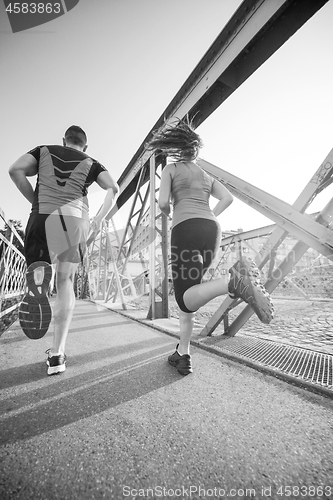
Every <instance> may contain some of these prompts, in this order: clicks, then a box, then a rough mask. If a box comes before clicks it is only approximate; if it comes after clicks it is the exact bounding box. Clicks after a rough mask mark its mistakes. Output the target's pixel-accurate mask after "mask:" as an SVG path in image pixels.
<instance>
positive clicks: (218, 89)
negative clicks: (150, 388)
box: [110, 0, 328, 217]
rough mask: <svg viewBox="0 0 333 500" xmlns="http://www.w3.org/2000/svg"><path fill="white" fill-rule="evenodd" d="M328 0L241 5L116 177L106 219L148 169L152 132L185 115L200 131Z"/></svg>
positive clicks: (252, 0)
mask: <svg viewBox="0 0 333 500" xmlns="http://www.w3.org/2000/svg"><path fill="white" fill-rule="evenodd" d="M327 1H328V0H302V1H301V2H300V1H299V0H245V1H244V2H242V4H241V5H240V6H239V8H238V9H237V11H236V12H235V14H234V15H233V16H232V18H231V19H230V21H229V22H228V23H227V24H226V26H225V27H224V28H223V30H222V31H221V33H220V34H219V35H218V37H217V38H216V40H215V41H214V43H213V44H212V45H211V47H210V48H209V49H208V51H207V52H206V54H205V55H204V56H203V58H202V59H201V60H200V62H199V63H198V65H197V66H196V67H195V69H194V70H193V72H192V73H191V75H190V76H189V77H188V79H187V80H186V81H185V83H184V85H183V86H182V87H181V89H180V90H179V92H178V93H177V94H176V96H175V97H174V98H173V100H172V101H171V102H170V104H169V105H168V107H167V108H166V109H165V111H164V112H163V114H162V115H161V116H160V118H159V119H158V121H157V122H156V123H155V125H154V126H153V127H152V129H151V130H150V132H149V133H148V135H147V136H146V138H145V139H144V140H143V142H142V144H141V146H140V147H139V149H138V150H137V152H136V153H135V155H134V156H133V158H132V160H131V161H130V163H129V164H128V166H127V167H126V169H125V170H124V172H123V174H122V175H121V176H120V178H119V180H118V184H119V186H120V194H119V197H118V199H117V202H116V206H115V207H114V208H113V209H112V211H111V213H110V217H111V216H113V215H114V214H115V213H116V211H117V210H118V209H119V208H121V206H123V205H124V203H126V201H127V200H128V199H129V198H130V197H131V196H132V195H133V194H134V192H135V189H136V186H137V183H138V179H139V172H140V170H141V169H142V168H143V166H144V165H149V158H150V156H151V153H150V152H147V151H146V150H145V147H144V146H145V143H146V142H147V140H148V139H150V137H151V135H152V131H153V130H154V129H156V128H157V127H160V126H161V125H163V123H164V122H165V121H167V122H172V120H174V119H175V118H176V117H177V118H183V117H184V116H186V115H187V114H189V116H190V117H195V120H194V123H195V125H196V126H199V125H200V124H201V123H202V122H203V121H204V120H205V119H206V118H207V117H208V116H209V115H210V114H211V113H212V112H213V111H215V109H217V108H218V107H219V106H220V105H221V104H222V103H223V102H224V101H225V100H226V99H227V98H228V97H229V96H230V95H231V94H232V93H233V92H234V91H235V90H236V89H237V88H238V87H239V86H240V85H241V84H242V83H243V82H244V81H245V80H246V79H247V78H248V77H249V76H250V75H251V74H252V73H254V71H255V70H256V69H258V68H259V67H260V66H261V65H262V64H263V63H264V62H265V61H266V60H267V59H269V57H270V56H271V55H272V54H274V52H276V50H278V49H279V48H280V47H281V46H282V45H283V44H284V43H285V42H286V41H287V40H288V39H289V38H290V37H291V36H292V35H293V34H294V33H295V32H296V31H297V30H298V29H299V28H300V27H301V26H303V24H304V23H305V22H306V21H308V20H309V19H310V18H311V17H312V16H313V15H314V14H315V13H316V12H317V11H318V10H320V9H321V8H322V7H323V5H325V3H327ZM148 180H149V176H148V177H147V178H146V181H148Z"/></svg>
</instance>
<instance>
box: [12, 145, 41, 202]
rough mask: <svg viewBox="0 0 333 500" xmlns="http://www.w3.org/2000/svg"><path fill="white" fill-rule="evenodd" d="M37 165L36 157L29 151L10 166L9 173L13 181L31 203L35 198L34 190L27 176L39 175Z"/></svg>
mask: <svg viewBox="0 0 333 500" xmlns="http://www.w3.org/2000/svg"><path fill="white" fill-rule="evenodd" d="M37 167H38V163H37V160H36V158H35V157H34V156H32V155H31V154H29V153H26V154H24V155H23V156H21V157H20V158H19V159H18V160H16V162H15V163H13V165H11V166H10V167H9V175H10V177H11V179H12V181H13V182H14V184H15V185H16V187H17V189H18V190H19V191H20V192H21V193H22V194H23V196H24V197H25V198H26V199H27V200H28V201H29V202H30V203H31V204H32V202H33V199H34V190H33V187H32V185H31V184H30V182H29V181H28V179H27V177H32V176H34V175H37Z"/></svg>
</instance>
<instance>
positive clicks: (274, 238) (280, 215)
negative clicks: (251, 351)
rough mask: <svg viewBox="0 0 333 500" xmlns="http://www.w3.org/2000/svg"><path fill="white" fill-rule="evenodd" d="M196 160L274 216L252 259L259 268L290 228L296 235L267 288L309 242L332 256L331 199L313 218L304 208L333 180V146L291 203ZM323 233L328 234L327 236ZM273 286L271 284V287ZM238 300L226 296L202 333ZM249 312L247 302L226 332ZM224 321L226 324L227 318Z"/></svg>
mask: <svg viewBox="0 0 333 500" xmlns="http://www.w3.org/2000/svg"><path fill="white" fill-rule="evenodd" d="M198 163H199V164H200V166H201V167H202V168H204V169H205V170H206V171H207V172H208V173H209V174H210V175H212V176H213V177H215V178H217V179H218V180H219V181H220V182H222V184H224V185H225V186H226V187H227V188H228V189H229V190H230V191H231V192H232V193H233V194H234V195H235V196H236V197H238V198H239V199H241V200H242V201H244V202H245V203H247V204H248V205H249V206H251V207H252V208H255V209H256V210H258V211H259V212H261V213H263V214H264V215H266V216H267V217H269V218H270V219H272V220H274V221H275V222H276V223H277V225H278V226H280V227H276V229H275V230H274V231H273V232H272V234H271V236H270V237H269V238H268V240H267V242H266V244H265V245H264V246H263V248H262V249H261V250H260V252H259V253H258V255H257V257H256V258H255V262H256V264H257V265H258V267H259V268H260V269H261V268H262V267H263V266H264V265H265V263H266V262H267V261H268V259H269V257H270V255H271V253H272V252H273V251H275V250H276V249H277V248H278V246H279V245H280V243H281V242H282V241H283V239H284V238H285V237H286V236H287V234H288V232H289V230H290V232H291V233H292V234H293V235H295V236H297V237H299V240H300V241H299V243H298V244H297V245H296V247H295V248H294V249H293V250H292V251H291V252H290V255H289V256H287V258H286V259H285V260H287V262H285V261H283V262H282V263H281V264H280V266H279V269H280V270H279V276H280V278H281V279H280V280H279V281H277V278H276V273H277V271H273V273H272V276H274V273H275V279H274V280H273V281H272V280H271V278H270V279H269V280H268V282H267V283H266V285H267V287H268V288H267V287H266V288H267V290H268V291H269V292H271V291H273V289H275V288H276V286H277V285H278V284H279V283H280V282H281V281H282V279H284V277H285V276H286V275H287V274H288V273H289V271H290V270H291V269H292V267H293V266H294V265H295V264H296V262H297V261H298V260H299V259H300V258H301V257H302V255H303V254H304V253H305V252H306V251H307V249H308V248H309V247H310V246H311V247H312V248H315V249H316V250H318V251H319V252H320V253H322V254H323V255H325V256H326V257H328V258H329V259H330V260H333V252H332V237H333V231H332V224H331V222H330V220H331V219H332V218H333V204H332V202H330V203H329V204H328V206H327V207H326V208H325V209H324V211H323V212H321V214H320V215H319V216H317V218H316V220H312V219H310V217H309V216H305V215H303V212H304V211H305V210H306V208H307V207H308V206H309V205H310V204H311V203H312V201H313V200H314V199H315V197H316V196H317V195H318V194H319V193H320V192H321V191H322V190H323V189H325V188H326V187H328V186H329V185H330V184H331V183H332V182H333V150H332V151H331V152H330V153H329V154H328V156H327V157H326V158H325V160H324V162H323V163H322V164H321V165H320V167H319V168H318V170H317V171H316V172H315V174H314V175H313V177H312V178H311V179H310V181H309V182H308V184H307V185H306V186H305V188H304V189H303V191H302V192H301V193H300V195H299V196H298V198H297V200H296V201H295V203H294V204H293V206H291V205H289V204H287V203H285V202H283V201H282V200H279V199H278V198H276V197H274V196H272V195H270V194H268V193H266V192H265V191H262V190H260V189H258V188H255V187H254V186H252V185H251V184H249V183H247V182H245V181H243V180H241V179H239V178H238V177H236V176H234V175H232V174H230V173H228V172H226V171H224V170H222V169H220V168H218V167H216V166H215V165H212V164H211V163H208V162H206V161H205V160H199V162H198ZM331 211H332V213H331ZM319 229H323V230H324V231H320V230H319ZM312 231H313V232H312ZM325 237H327V239H326V240H325ZM295 259H297V260H295ZM266 285H265V286H266ZM273 286H274V288H272V287H273ZM238 303H239V301H235V300H232V299H230V298H226V299H225V301H224V302H223V304H222V305H221V306H220V307H219V308H218V310H217V311H216V312H215V313H214V314H213V316H212V317H211V319H210V320H209V321H208V323H207V324H206V326H205V327H204V328H203V330H202V331H201V335H202V336H206V335H211V334H212V333H213V331H214V330H215V329H216V327H217V326H218V325H219V324H220V322H221V321H222V319H224V317H225V315H227V313H228V311H229V310H230V309H231V308H232V307H234V306H235V305H237V304H238ZM252 313H253V311H252V309H251V308H250V307H249V306H246V308H245V309H244V311H243V312H242V313H241V315H240V316H239V318H240V319H237V320H235V321H234V323H233V324H232V325H231V327H230V328H229V327H227V328H226V331H225V334H227V335H235V334H236V332H237V331H238V330H239V328H241V326H243V325H244V323H245V321H247V319H248V318H249V317H250V316H251V315H252ZM245 318H246V319H245ZM224 324H225V326H226V322H225V323H224Z"/></svg>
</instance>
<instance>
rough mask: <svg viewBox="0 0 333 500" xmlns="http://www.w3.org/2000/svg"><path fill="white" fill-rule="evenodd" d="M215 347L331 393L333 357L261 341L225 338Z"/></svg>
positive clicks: (332, 387)
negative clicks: (323, 388)
mask: <svg viewBox="0 0 333 500" xmlns="http://www.w3.org/2000/svg"><path fill="white" fill-rule="evenodd" d="M214 348H218V349H220V350H222V351H227V352H230V353H233V354H236V355H237V356H241V357H242V358H244V359H248V360H251V361H253V362H256V363H260V364H261V365H264V366H267V367H270V368H275V369H277V370H280V371H282V372H283V373H285V374H287V375H288V376H291V377H297V378H301V379H303V380H305V381H307V382H310V383H312V384H316V385H320V386H321V387H325V388H328V389H330V390H332V391H333V356H331V355H330V354H324V353H321V352H316V351H311V350H308V349H302V348H300V347H294V346H289V345H286V344H280V343H277V342H272V341H268V340H263V339H253V338H245V337H233V338H229V339H228V338H226V339H224V340H223V341H222V342H221V345H218V344H217V343H214Z"/></svg>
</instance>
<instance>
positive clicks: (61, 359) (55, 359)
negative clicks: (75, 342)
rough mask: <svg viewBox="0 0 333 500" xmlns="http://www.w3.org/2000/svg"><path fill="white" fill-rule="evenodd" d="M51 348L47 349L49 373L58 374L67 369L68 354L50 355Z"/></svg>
mask: <svg viewBox="0 0 333 500" xmlns="http://www.w3.org/2000/svg"><path fill="white" fill-rule="evenodd" d="M50 351H51V349H48V350H47V351H45V354H47V355H48V356H47V360H46V364H47V366H48V368H47V374H48V375H57V374H58V373H63V372H64V371H65V370H66V354H59V355H57V356H50Z"/></svg>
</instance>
